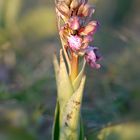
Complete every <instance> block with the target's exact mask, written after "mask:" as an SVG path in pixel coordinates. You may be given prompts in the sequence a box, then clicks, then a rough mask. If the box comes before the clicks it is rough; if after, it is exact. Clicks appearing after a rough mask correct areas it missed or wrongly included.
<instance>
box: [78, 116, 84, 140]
mask: <svg viewBox="0 0 140 140" xmlns="http://www.w3.org/2000/svg"><path fill="white" fill-rule="evenodd" d="M79 140H84V126H83V121H82V117H80V136H79Z"/></svg>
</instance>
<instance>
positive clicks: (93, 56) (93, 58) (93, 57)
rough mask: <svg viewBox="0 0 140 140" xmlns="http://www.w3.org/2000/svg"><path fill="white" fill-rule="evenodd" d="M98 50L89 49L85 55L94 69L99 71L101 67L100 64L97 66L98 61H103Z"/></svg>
mask: <svg viewBox="0 0 140 140" xmlns="http://www.w3.org/2000/svg"><path fill="white" fill-rule="evenodd" d="M97 51H98V48H97V47H90V46H89V47H88V48H87V51H86V53H85V59H86V61H87V63H88V64H89V65H90V66H91V67H92V68H96V69H99V68H100V67H101V65H100V64H97V61H98V60H100V59H101V57H100V56H99V55H98V52H97Z"/></svg>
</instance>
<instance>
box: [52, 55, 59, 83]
mask: <svg viewBox="0 0 140 140" xmlns="http://www.w3.org/2000/svg"><path fill="white" fill-rule="evenodd" d="M53 65H54V71H55V77H56V83H58V74H59V63H58V60H57V58H56V55H54V57H53Z"/></svg>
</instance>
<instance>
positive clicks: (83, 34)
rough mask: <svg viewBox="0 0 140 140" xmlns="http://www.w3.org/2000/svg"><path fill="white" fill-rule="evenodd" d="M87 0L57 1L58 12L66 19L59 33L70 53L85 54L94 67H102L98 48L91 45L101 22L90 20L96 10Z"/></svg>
mask: <svg viewBox="0 0 140 140" xmlns="http://www.w3.org/2000/svg"><path fill="white" fill-rule="evenodd" d="M87 2H88V0H59V1H58V2H57V3H56V12H57V14H58V16H59V17H61V18H62V20H63V21H64V24H63V25H62V26H61V27H60V31H59V33H60V36H61V38H62V40H63V42H64V43H65V49H66V50H67V51H68V52H69V54H72V53H75V54H76V55H78V56H84V58H85V60H86V62H87V63H88V64H89V65H90V66H91V67H92V68H100V64H97V61H98V60H99V59H100V56H98V55H97V51H98V48H96V47H91V46H89V43H90V42H91V41H93V35H94V33H95V32H96V30H97V28H98V25H99V24H98V22H97V21H90V18H91V16H92V14H93V13H94V11H95V10H94V8H93V7H91V6H90V5H89V4H88V3H87Z"/></svg>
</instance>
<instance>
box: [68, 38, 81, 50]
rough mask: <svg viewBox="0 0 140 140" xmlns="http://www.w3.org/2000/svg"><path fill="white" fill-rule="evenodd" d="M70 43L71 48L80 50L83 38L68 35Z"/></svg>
mask: <svg viewBox="0 0 140 140" xmlns="http://www.w3.org/2000/svg"><path fill="white" fill-rule="evenodd" d="M68 44H69V47H70V49H71V50H73V51H78V50H80V47H81V45H82V39H81V38H80V37H79V36H77V35H75V36H73V35H71V36H70V37H68Z"/></svg>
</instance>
